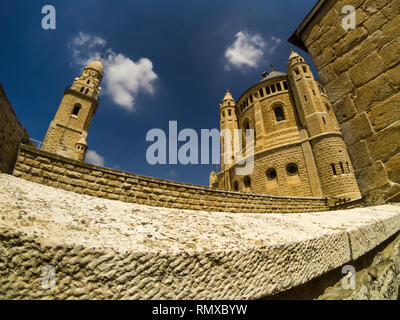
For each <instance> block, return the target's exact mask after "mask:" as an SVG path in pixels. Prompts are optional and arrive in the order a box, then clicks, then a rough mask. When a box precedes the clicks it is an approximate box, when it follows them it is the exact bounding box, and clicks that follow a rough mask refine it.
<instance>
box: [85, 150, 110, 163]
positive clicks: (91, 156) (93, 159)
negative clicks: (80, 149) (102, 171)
mask: <svg viewBox="0 0 400 320" xmlns="http://www.w3.org/2000/svg"><path fill="white" fill-rule="evenodd" d="M85 161H86V162H88V163H91V164H94V165H96V166H100V167H104V164H105V161H104V158H103V157H102V156H101V155H99V154H98V153H97V152H96V151H94V150H88V151H87V152H86V158H85Z"/></svg>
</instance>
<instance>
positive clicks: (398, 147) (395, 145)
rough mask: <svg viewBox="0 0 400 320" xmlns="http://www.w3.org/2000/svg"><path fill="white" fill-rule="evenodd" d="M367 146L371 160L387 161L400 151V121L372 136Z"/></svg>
mask: <svg viewBox="0 0 400 320" xmlns="http://www.w3.org/2000/svg"><path fill="white" fill-rule="evenodd" d="M367 144H368V149H369V150H370V153H371V156H372V159H374V160H382V161H387V160H389V158H391V157H392V156H394V155H395V154H397V153H398V152H399V151H400V121H397V122H395V123H393V124H392V125H390V126H389V127H387V128H386V129H384V130H382V131H379V132H378V133H376V134H374V135H373V136H372V137H371V138H370V139H369V140H368V141H367Z"/></svg>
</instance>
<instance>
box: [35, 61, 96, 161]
mask: <svg viewBox="0 0 400 320" xmlns="http://www.w3.org/2000/svg"><path fill="white" fill-rule="evenodd" d="M102 79H103V65H102V63H101V60H99V61H93V62H91V63H89V64H88V65H87V66H86V67H85V69H83V72H82V74H81V76H80V77H79V78H76V79H75V80H74V82H73V84H72V85H71V86H70V87H69V88H67V89H66V90H65V91H64V97H63V99H62V101H61V103H60V106H59V107H58V110H57V113H56V115H55V117H54V120H53V121H51V123H50V126H49V128H48V130H47V133H46V137H45V139H44V142H43V146H42V150H45V151H48V152H52V153H56V154H59V155H62V156H65V157H68V158H71V159H75V160H79V161H83V160H84V159H85V155H86V150H87V144H86V138H87V135H88V130H89V126H90V123H91V121H92V118H93V116H94V115H95V113H96V110H97V106H98V104H99V102H98V97H99V94H100V91H101V87H100V82H101V80H102Z"/></svg>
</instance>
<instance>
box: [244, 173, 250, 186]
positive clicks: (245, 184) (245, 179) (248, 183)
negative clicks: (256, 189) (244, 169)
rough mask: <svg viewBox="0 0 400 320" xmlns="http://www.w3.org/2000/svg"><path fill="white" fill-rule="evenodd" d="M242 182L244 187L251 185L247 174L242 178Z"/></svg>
mask: <svg viewBox="0 0 400 320" xmlns="http://www.w3.org/2000/svg"><path fill="white" fill-rule="evenodd" d="M243 184H244V186H245V187H246V188H250V187H251V179H250V177H249V176H247V177H246V178H244V180H243Z"/></svg>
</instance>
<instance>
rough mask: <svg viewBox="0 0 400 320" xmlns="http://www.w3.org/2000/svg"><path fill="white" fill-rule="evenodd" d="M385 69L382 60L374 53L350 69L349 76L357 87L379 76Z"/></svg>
mask: <svg viewBox="0 0 400 320" xmlns="http://www.w3.org/2000/svg"><path fill="white" fill-rule="evenodd" d="M349 60H350V58H349ZM346 67H347V66H346ZM385 68H386V67H385V64H384V63H383V60H382V58H381V57H380V56H379V54H378V53H376V52H375V53H373V54H371V55H370V56H368V57H367V58H365V59H364V60H363V61H361V62H359V63H358V64H356V65H355V66H354V67H352V68H351V69H350V70H349V75H350V78H351V79H352V80H353V82H354V84H355V85H356V86H357V87H359V86H362V85H363V84H366V83H367V82H368V81H370V80H371V79H373V78H375V77H377V76H378V75H380V74H381V73H382V72H383V71H384V70H385Z"/></svg>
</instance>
